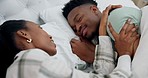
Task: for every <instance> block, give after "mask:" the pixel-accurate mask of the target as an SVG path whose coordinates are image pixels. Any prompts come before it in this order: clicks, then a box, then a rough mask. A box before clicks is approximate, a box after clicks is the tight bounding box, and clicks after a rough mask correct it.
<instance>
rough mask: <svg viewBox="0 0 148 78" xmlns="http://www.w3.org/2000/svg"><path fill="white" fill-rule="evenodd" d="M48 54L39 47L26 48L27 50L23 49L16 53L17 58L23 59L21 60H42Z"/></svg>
mask: <svg viewBox="0 0 148 78" xmlns="http://www.w3.org/2000/svg"><path fill="white" fill-rule="evenodd" d="M49 57H50V56H49V55H48V54H47V53H46V52H45V51H43V50H41V49H37V48H35V49H28V50H23V51H21V52H19V53H18V54H17V55H16V58H17V60H19V59H23V60H38V61H43V60H45V59H47V58H49Z"/></svg>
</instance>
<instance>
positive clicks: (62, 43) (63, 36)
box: [41, 22, 86, 67]
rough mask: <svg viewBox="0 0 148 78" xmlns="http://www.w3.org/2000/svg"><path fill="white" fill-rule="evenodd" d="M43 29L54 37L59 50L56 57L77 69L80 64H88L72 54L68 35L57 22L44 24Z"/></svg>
mask: <svg viewBox="0 0 148 78" xmlns="http://www.w3.org/2000/svg"><path fill="white" fill-rule="evenodd" d="M41 27H42V28H43V30H45V31H46V32H47V33H48V34H49V35H51V36H52V37H53V40H54V42H55V44H56V49H57V54H56V55H55V56H54V57H56V58H57V59H59V60H61V61H62V62H64V63H65V64H66V65H68V66H69V67H75V66H77V65H78V64H83V65H85V64H86V63H85V62H84V61H82V60H80V58H79V57H77V56H76V55H75V54H73V53H72V50H71V45H70V44H69V41H70V40H69V38H68V34H67V33H66V32H64V31H63V30H62V29H61V28H60V27H59V26H58V25H57V24H56V23H55V22H49V23H46V24H43V25H41Z"/></svg>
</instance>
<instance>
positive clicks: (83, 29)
mask: <svg viewBox="0 0 148 78" xmlns="http://www.w3.org/2000/svg"><path fill="white" fill-rule="evenodd" d="M81 7H88V8H86V9H87V10H88V9H89V11H90V12H91V13H87V11H86V10H84V12H85V13H86V15H85V13H82V11H81V12H79V10H83V9H85V8H83V9H81ZM81 7H80V8H76V9H74V10H72V11H71V12H70V14H69V15H68V18H69V19H68V22H69V24H70V26H71V27H72V29H73V30H74V31H75V33H76V34H77V35H79V36H80V37H81V41H78V40H75V39H72V40H71V46H72V50H73V53H75V54H76V55H77V56H79V57H80V59H82V60H84V61H86V62H88V63H93V60H94V55H95V53H94V52H95V45H94V44H92V43H91V38H93V34H92V33H97V34H98V33H99V35H100V36H104V35H106V26H107V18H108V14H109V12H110V11H111V10H113V9H116V8H120V7H122V6H121V5H112V6H108V7H107V8H106V9H105V10H104V11H103V13H102V14H100V11H99V10H98V8H97V7H95V6H94V5H87V6H85V5H83V6H81ZM77 10H78V11H77ZM75 13H76V14H75ZM77 13H78V14H77ZM74 14H75V15H74ZM90 14H91V15H90ZM84 16H86V17H84ZM91 17H93V18H94V19H93V21H91V20H89V18H91ZM70 18H74V19H70ZM97 18H98V19H97ZM79 19H80V21H76V20H79ZM94 21H95V22H94ZM127 23H128V22H127ZM91 24H92V25H91ZM99 25H100V28H98V29H97V27H98V26H99ZM110 25H111V24H110ZM128 25H130V27H129V26H128V27H126V29H124V30H125V31H126V32H130V31H131V30H132V29H133V30H134V29H135V28H134V27H135V26H134V25H132V24H128ZM96 29H97V30H96ZM98 30H99V31H98ZM96 31H97V32H96ZM133 32H134V31H133ZM134 33H135V32H134ZM135 34H137V33H135ZM118 35H120V36H119V37H121V38H122V36H123V35H122V34H121V33H119V34H118ZM136 41H138V40H136ZM116 42H117V39H116ZM133 44H134V43H133ZM116 45H117V44H116ZM117 48H118V47H117ZM119 50H120V49H118V51H119ZM132 51H133V47H132ZM121 55H122V54H121Z"/></svg>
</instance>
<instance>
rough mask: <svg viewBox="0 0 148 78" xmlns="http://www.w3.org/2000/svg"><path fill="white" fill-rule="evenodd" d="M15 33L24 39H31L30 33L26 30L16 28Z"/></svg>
mask: <svg viewBox="0 0 148 78" xmlns="http://www.w3.org/2000/svg"><path fill="white" fill-rule="evenodd" d="M16 35H18V36H19V37H22V38H25V39H31V36H30V34H29V33H28V32H27V31H26V30H18V31H17V32H16Z"/></svg>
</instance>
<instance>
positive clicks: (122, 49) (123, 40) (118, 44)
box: [108, 19, 139, 57]
mask: <svg viewBox="0 0 148 78" xmlns="http://www.w3.org/2000/svg"><path fill="white" fill-rule="evenodd" d="M108 27H109V30H110V32H111V34H112V35H113V37H114V39H115V48H116V49H117V52H118V54H119V56H121V55H126V54H127V55H130V56H131V57H133V55H134V53H135V52H133V44H134V42H135V41H136V40H137V39H138V38H139V34H138V33H137V31H136V30H137V29H138V27H136V26H134V24H132V23H131V20H130V19H128V20H127V21H126V23H125V24H124V26H123V27H122V29H121V31H120V33H119V34H118V33H116V32H115V30H114V29H113V28H112V25H111V24H109V26H108Z"/></svg>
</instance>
